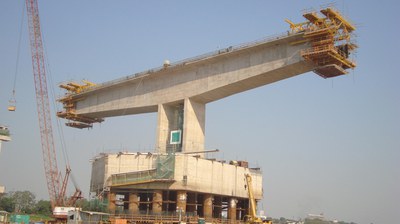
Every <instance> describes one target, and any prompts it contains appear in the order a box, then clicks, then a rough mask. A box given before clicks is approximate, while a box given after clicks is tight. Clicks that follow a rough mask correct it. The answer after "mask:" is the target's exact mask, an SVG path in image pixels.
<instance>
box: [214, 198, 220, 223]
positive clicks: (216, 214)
mask: <svg viewBox="0 0 400 224" xmlns="http://www.w3.org/2000/svg"><path fill="white" fill-rule="evenodd" d="M213 213H214V215H213V217H215V218H221V217H222V197H221V196H218V197H214V211H213Z"/></svg>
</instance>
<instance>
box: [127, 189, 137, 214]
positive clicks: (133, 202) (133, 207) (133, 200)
mask: <svg viewBox="0 0 400 224" xmlns="http://www.w3.org/2000/svg"><path fill="white" fill-rule="evenodd" d="M129 212H130V213H131V214H139V200H138V194H137V193H129Z"/></svg>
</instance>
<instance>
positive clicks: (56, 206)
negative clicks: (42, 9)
mask: <svg viewBox="0 0 400 224" xmlns="http://www.w3.org/2000/svg"><path fill="white" fill-rule="evenodd" d="M26 8H27V12H28V25H29V37H30V46H31V53H32V66H33V76H34V81H35V92H36V106H37V112H38V117H39V126H40V137H41V144H42V153H43V162H44V170H45V173H46V180H47V188H48V191H49V196H50V202H51V206H52V209H53V215H54V217H55V218H57V219H66V217H67V216H66V215H67V212H68V210H69V209H70V208H69V207H71V206H73V205H74V204H75V202H76V200H77V199H78V198H80V197H81V191H80V190H79V189H78V188H77V187H76V191H75V193H74V195H73V196H72V197H71V198H70V199H69V200H66V199H65V192H66V188H67V182H68V178H69V175H70V172H71V169H70V168H69V166H68V165H67V168H66V174H65V176H64V178H62V177H61V173H60V172H59V171H58V168H57V160H56V153H55V147H54V141H53V130H52V124H51V115H50V107H49V96H48V91H47V82H46V69H45V58H44V51H43V42H42V33H41V30H40V21H39V9H38V3H37V0H26ZM61 180H62V182H61Z"/></svg>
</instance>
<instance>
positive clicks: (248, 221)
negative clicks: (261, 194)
mask: <svg viewBox="0 0 400 224" xmlns="http://www.w3.org/2000/svg"><path fill="white" fill-rule="evenodd" d="M244 176H245V178H246V183H247V192H248V194H249V214H248V215H245V216H244V218H243V221H244V223H245V224H259V223H262V224H272V220H269V219H265V220H264V219H262V218H260V217H258V216H257V213H256V199H254V194H253V183H252V178H251V175H250V174H248V173H246V174H244Z"/></svg>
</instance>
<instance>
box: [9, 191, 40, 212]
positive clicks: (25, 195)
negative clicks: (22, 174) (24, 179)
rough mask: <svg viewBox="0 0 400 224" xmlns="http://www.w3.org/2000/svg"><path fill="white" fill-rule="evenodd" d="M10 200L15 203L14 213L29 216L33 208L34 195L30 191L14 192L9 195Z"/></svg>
mask: <svg viewBox="0 0 400 224" xmlns="http://www.w3.org/2000/svg"><path fill="white" fill-rule="evenodd" d="M10 198H11V199H12V201H13V202H14V203H15V207H14V211H15V212H17V213H26V214H30V213H32V212H33V210H34V208H35V203H36V201H35V198H36V197H35V195H34V194H33V193H32V192H30V191H15V192H11V193H10Z"/></svg>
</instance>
